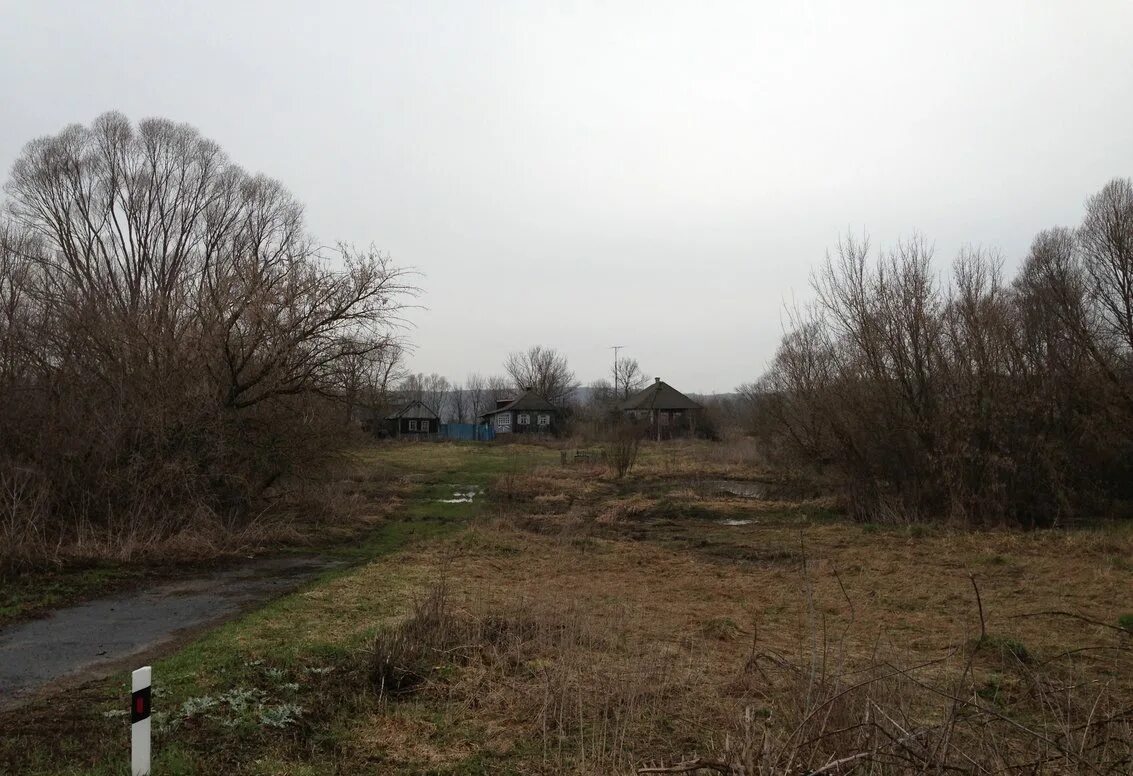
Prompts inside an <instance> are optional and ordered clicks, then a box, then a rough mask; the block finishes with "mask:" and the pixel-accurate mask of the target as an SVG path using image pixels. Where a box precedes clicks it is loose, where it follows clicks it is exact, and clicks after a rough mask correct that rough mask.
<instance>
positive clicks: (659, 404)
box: [620, 377, 704, 440]
mask: <svg viewBox="0 0 1133 776" xmlns="http://www.w3.org/2000/svg"><path fill="white" fill-rule="evenodd" d="M620 409H621V412H622V414H623V415H624V416H625V417H627V418H629V419H632V420H635V421H638V422H648V424H649V435H650V436H652V437H654V438H656V439H658V440H660V439H671V438H672V437H675V436H691V435H692V434H694V433H696V423H697V420H699V419H700V414H701V413H702V412H703V411H704V407H703V406H701V405H700V404H698V403H697V402H695V401H693V400H692V399H690V398H689V397H687V396H685V395H684V394H683V393H681V392H680V391H678V390H677V389H676V388H674V387H673V386H671V385H669V384H668V383H666V382H665V381H664V380H662V379H661V378H660V377H657V378H654V380H653V384H652V385H650V386H648V387H646V388H643V389H641V390H640V391H638V392H637V393H635V394H634V395H633V396H630V397H629V398H628V399H626V400H625V401H623V402H622V403H621V406H620Z"/></svg>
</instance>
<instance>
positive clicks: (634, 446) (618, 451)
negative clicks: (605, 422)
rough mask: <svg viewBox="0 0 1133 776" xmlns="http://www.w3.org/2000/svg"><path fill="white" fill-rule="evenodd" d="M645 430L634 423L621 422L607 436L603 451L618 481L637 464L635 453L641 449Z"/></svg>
mask: <svg viewBox="0 0 1133 776" xmlns="http://www.w3.org/2000/svg"><path fill="white" fill-rule="evenodd" d="M644 434H645V430H644V429H643V428H642V427H641V426H640V425H639V424H636V423H633V422H631V421H628V420H623V421H621V422H619V423H616V424H614V425H613V427H612V428H611V429H610V432H609V434H608V435H607V439H606V444H605V445H604V447H603V449H604V450H605V452H606V456H605V458H606V461H607V462H608V463H609V465H610V468H611V469H612V470H613V472H614V476H615V477H617V478H618V479H619V480H620V479H621V478H622V477H625V476H626V474H628V473H629V470H630V469H632V468H633V465H634V464H635V463H636V462H637V452H638V450H639V449H640V448H641V438H642V437H643V436H644Z"/></svg>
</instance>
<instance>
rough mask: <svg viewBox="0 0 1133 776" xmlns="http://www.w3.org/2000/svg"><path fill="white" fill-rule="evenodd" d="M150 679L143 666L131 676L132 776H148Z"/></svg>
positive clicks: (145, 667) (149, 673)
mask: <svg viewBox="0 0 1133 776" xmlns="http://www.w3.org/2000/svg"><path fill="white" fill-rule="evenodd" d="M151 677H152V672H151V670H150V667H149V666H143V667H142V668H139V669H138V670H137V671H134V673H133V674H132V675H131V683H130V690H131V693H130V773H132V774H133V776H149V760H150V679H151Z"/></svg>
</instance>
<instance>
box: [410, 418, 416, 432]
mask: <svg viewBox="0 0 1133 776" xmlns="http://www.w3.org/2000/svg"><path fill="white" fill-rule="evenodd" d="M409 430H410V431H416V430H417V421H415V420H411V421H409Z"/></svg>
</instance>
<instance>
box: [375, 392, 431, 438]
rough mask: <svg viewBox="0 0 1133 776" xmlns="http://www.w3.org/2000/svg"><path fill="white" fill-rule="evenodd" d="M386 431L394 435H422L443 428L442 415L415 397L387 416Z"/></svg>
mask: <svg viewBox="0 0 1133 776" xmlns="http://www.w3.org/2000/svg"><path fill="white" fill-rule="evenodd" d="M385 430H386V433H387V434H389V435H390V436H392V437H420V436H423V435H428V434H436V433H437V432H438V431H440V430H441V416H440V415H438V414H437V413H436V412H435V411H434V410H433V408H432V407H430V406H429V405H427V404H425V402H423V401H421V400H420V399H413V400H412V401H408V402H406V403H404V404H402V405H400V406H398V407H397V408H395V409H394V411H393V412H391V413H390V414H389V415H387V416H386V421H385Z"/></svg>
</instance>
